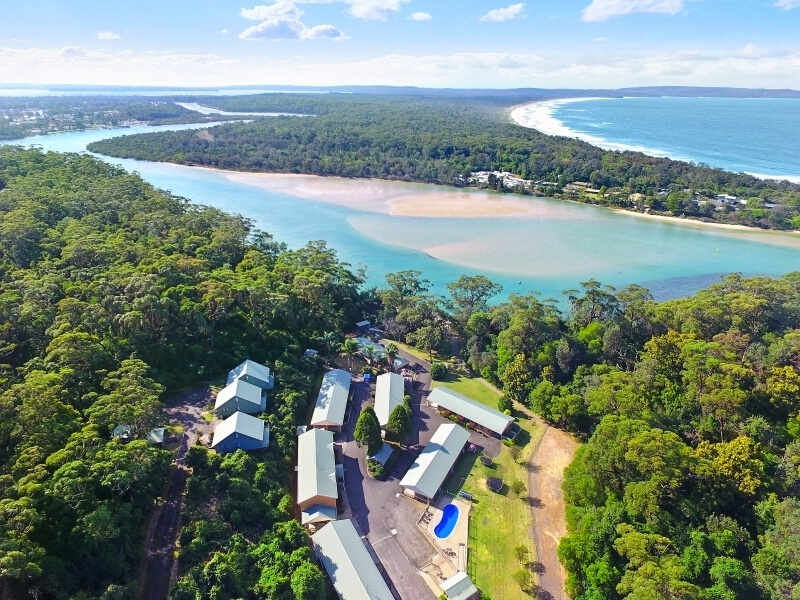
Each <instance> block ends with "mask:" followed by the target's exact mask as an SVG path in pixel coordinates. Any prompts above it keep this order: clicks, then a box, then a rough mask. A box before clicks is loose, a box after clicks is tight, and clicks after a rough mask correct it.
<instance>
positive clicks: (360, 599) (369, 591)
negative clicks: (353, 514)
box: [311, 519, 394, 600]
mask: <svg viewBox="0 0 800 600" xmlns="http://www.w3.org/2000/svg"><path fill="white" fill-rule="evenodd" d="M311 541H312V543H313V544H314V552H315V554H316V555H317V557H318V558H319V561H320V562H321V563H322V566H323V567H324V568H325V571H326V572H327V573H328V577H329V578H330V580H331V584H332V585H333V589H334V590H336V594H337V595H338V596H339V598H341V600H394V596H392V592H390V591H389V587H388V586H387V585H386V582H385V581H384V579H383V577H381V573H380V571H378V567H376V566H375V563H374V562H373V560H372V558H371V557H370V555H369V552H367V548H366V547H365V546H364V542H363V541H362V540H361V537H360V536H359V535H358V532H357V531H356V528H355V527H354V526H353V523H352V521H350V519H345V520H343V521H334V522H333V523H330V524H328V525H325V526H324V527H322V528H321V529H320V530H319V531H317V532H316V533H315V534H314V535H312V536H311Z"/></svg>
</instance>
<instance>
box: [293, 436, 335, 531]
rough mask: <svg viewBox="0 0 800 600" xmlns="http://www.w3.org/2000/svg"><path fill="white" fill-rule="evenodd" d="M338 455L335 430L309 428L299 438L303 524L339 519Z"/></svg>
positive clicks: (298, 477)
mask: <svg viewBox="0 0 800 600" xmlns="http://www.w3.org/2000/svg"><path fill="white" fill-rule="evenodd" d="M338 498H339V486H338V484H337V482H336V457H335V455H334V453H333V433H332V432H330V431H326V430H324V429H309V430H308V431H306V432H305V433H303V434H302V435H300V436H298V438H297V504H298V505H299V506H300V511H301V513H302V515H301V519H300V522H301V523H302V524H303V525H316V524H318V523H325V522H327V521H335V520H336V501H337V499H338Z"/></svg>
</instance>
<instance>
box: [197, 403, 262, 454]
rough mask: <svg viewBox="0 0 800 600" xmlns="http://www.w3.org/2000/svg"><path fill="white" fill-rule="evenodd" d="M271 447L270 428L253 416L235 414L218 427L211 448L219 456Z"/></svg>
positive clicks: (240, 413)
mask: <svg viewBox="0 0 800 600" xmlns="http://www.w3.org/2000/svg"><path fill="white" fill-rule="evenodd" d="M267 446H269V427H267V425H266V423H264V421H262V420H261V419H259V418H258V417H254V416H252V415H248V414H245V413H243V412H235V413H233V415H231V416H230V417H228V418H227V419H225V420H224V421H223V422H222V423H220V424H219V425H217V428H216V429H215V430H214V439H213V441H212V442H211V447H212V448H213V449H214V450H216V451H217V452H218V453H219V454H227V453H228V452H235V451H236V450H261V449H262V448H266V447H267Z"/></svg>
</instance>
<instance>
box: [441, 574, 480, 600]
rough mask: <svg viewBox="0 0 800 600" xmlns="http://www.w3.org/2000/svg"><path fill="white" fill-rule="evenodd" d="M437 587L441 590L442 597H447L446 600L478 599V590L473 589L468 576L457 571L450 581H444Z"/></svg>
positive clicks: (473, 586) (473, 585)
mask: <svg viewBox="0 0 800 600" xmlns="http://www.w3.org/2000/svg"><path fill="white" fill-rule="evenodd" d="M439 587H440V588H442V591H443V592H444V595H445V596H447V600H475V599H476V598H480V592H479V591H478V588H476V587H475V584H474V583H472V580H471V579H470V578H469V575H467V574H466V573H464V571H459V572H458V573H456V574H455V575H453V576H452V577H451V578H450V579H446V580H445V581H443V582H442V583H440V584H439Z"/></svg>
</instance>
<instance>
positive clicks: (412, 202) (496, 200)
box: [162, 163, 800, 238]
mask: <svg viewBox="0 0 800 600" xmlns="http://www.w3.org/2000/svg"><path fill="white" fill-rule="evenodd" d="M162 164H170V165H178V163H162ZM178 166H181V167H186V168H189V169H199V170H203V171H208V172H211V173H216V174H219V175H222V176H224V177H226V178H227V179H228V180H229V181H232V182H234V183H241V184H243V185H248V186H251V187H257V188H260V189H263V190H266V191H272V192H282V193H285V194H287V195H289V196H292V197H295V198H299V199H303V200H313V201H318V202H326V203H329V204H335V205H338V206H345V207H349V208H353V209H356V210H362V211H365V212H378V213H382V214H387V215H389V216H398V217H424V218H445V219H447V218H452V219H456V218H513V217H517V218H525V217H528V218H535V217H536V216H539V215H538V214H537V213H539V214H541V213H543V212H546V211H537V210H536V208H538V207H536V206H534V205H533V203H532V202H531V199H537V198H538V199H546V200H554V201H557V202H564V203H567V204H573V205H582V206H592V207H594V208H598V209H604V210H608V211H609V212H612V213H619V214H622V215H630V216H633V217H640V218H644V219H650V220H656V221H662V222H665V223H675V224H680V225H683V226H698V227H700V228H703V227H706V228H708V229H709V230H715V229H716V230H723V231H728V232H738V233H746V234H754V235H757V236H766V237H769V236H786V237H787V238H797V237H798V234H800V231H799V230H786V229H762V228H760V227H750V226H748V225H739V224H734V223H715V222H709V221H701V220H700V219H695V218H692V217H689V216H684V217H675V216H669V215H655V214H651V213H642V212H638V211H634V210H630V209H626V208H620V207H613V206H602V205H599V204H592V203H589V202H580V201H578V200H573V199H569V198H553V197H551V196H526V195H520V194H514V193H500V192H496V191H493V190H481V189H478V188H470V187H466V188H457V187H453V186H445V185H440V184H435V183H420V182H407V181H396V180H390V179H376V178H367V177H341V176H337V175H310V174H302V173H266V172H254V171H232V170H229V169H216V168H214V167H205V166H199V165H178ZM284 182H299V183H300V185H298V186H292V185H286V184H285V183H284ZM304 182H305V183H311V184H312V186H314V184H315V183H316V184H319V187H316V188H315V189H314V188H313V187H312V188H305V189H303V188H302V187H301V186H302V183H304ZM354 185H355V186H362V187H363V188H365V190H369V188H370V186H372V190H369V191H366V193H362V194H361V195H360V198H357V199H356V200H352V199H351V200H348V201H343V200H341V199H337V196H339V197H341V196H347V197H349V198H352V197H353V196H352V195H350V194H351V193H352V189H353V186H354ZM391 187H396V188H397V190H396V191H393V192H389V193H386V191H388V188H391ZM414 187H418V188H420V189H418V190H416V192H417V193H414V190H413V189H411V188H414ZM378 188H386V189H382V190H378ZM401 188H406V190H405V191H403V190H402V189H401ZM422 188H427V189H424V190H423V189H422ZM440 190H441V192H440ZM326 192H328V193H327V194H326ZM331 192H332V193H331ZM370 192H371V193H370ZM420 192H422V193H420ZM467 195H471V196H475V198H474V200H477V199H478V198H480V197H487V198H490V199H488V200H487V201H488V202H490V203H491V204H483V205H479V206H476V205H475V204H473V203H470V202H469V201H468V200H463V198H464V197H465V196H467ZM454 196H462V201H461V202H452V201H451V202H448V203H446V206H442V207H440V208H437V207H436V206H435V201H434V202H431V200H432V199H433V198H436V197H439V201H440V202H441V198H442V197H450V198H451V199H452V198H453V197H454ZM398 204H399V205H400V206H399V208H398ZM501 207H502V208H501ZM498 209H499V210H498Z"/></svg>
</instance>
